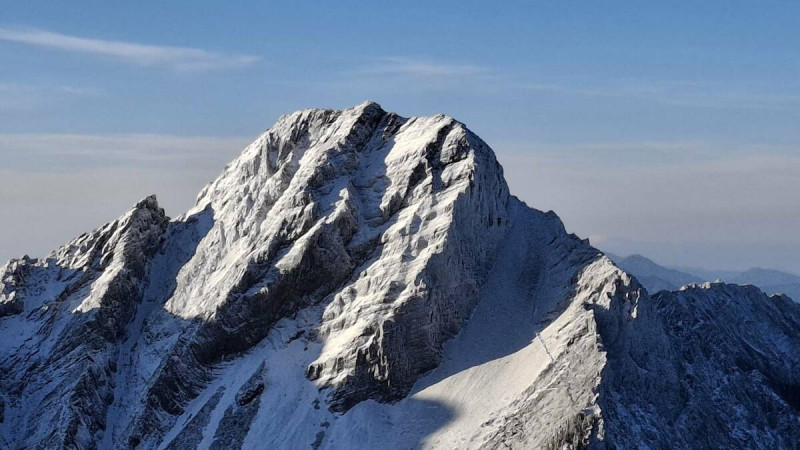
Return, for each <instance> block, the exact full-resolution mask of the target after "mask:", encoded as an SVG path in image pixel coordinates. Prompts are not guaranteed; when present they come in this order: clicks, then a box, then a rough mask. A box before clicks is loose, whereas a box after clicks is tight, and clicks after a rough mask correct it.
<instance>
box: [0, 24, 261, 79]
mask: <svg viewBox="0 0 800 450" xmlns="http://www.w3.org/2000/svg"><path fill="white" fill-rule="evenodd" d="M0 40H2V41H7V42H15V43H19V44H25V45H31V46H36V47H42V48H48V49H53V50H61V51H67V52H76V53H85V54H89V55H94V56H98V57H104V58H111V59H114V60H118V61H121V62H125V63H130V64H136V65H140V66H160V67H170V68H174V69H177V70H187V71H204V70H216V69H240V68H243V67H247V66H250V65H252V64H254V63H256V62H258V61H259V59H260V58H259V57H257V56H252V55H236V54H222V53H217V52H212V51H208V50H203V49H199V48H191V47H173V46H159V45H145V44H137V43H133V42H124V41H113V40H101V39H90V38H84V37H78V36H70V35H67V34H61V33H55V32H51V31H46V30H38V29H25V30H23V29H11V28H0Z"/></svg>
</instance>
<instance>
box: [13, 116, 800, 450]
mask: <svg viewBox="0 0 800 450" xmlns="http://www.w3.org/2000/svg"><path fill="white" fill-rule="evenodd" d="M0 280H2V285H0V288H2V289H0V338H2V339H3V340H4V342H7V343H8V344H7V345H6V346H4V347H3V349H2V351H3V358H2V359H1V360H0V371H2V375H3V376H2V377H0V411H2V414H0V417H2V424H0V431H1V434H0V436H1V437H0V447H2V448H146V449H150V448H171V449H185V448H219V449H229V448H253V449H261V448H309V447H310V448H315V449H317V448H371V449H376V448H377V449H380V448H420V447H422V448H501V447H502V448H508V447H510V448H565V447H566V448H577V447H584V446H597V447H602V446H611V447H613V446H618V447H625V448H627V447H650V448H658V447H664V446H670V447H684V448H696V447H698V446H699V447H703V446H714V447H742V446H751V447H752V446H756V447H758V446H761V447H763V448H775V447H776V446H778V447H780V446H787V445H791V443H792V442H797V440H798V438H800V436H798V430H800V427H798V426H797V425H798V420H800V419H799V417H800V412H798V404H797V394H798V386H800V383H798V381H799V380H798V378H799V377H800V372H799V371H798V367H800V365H798V364H796V363H797V361H796V355H798V354H800V342H798V332H797V330H798V329H799V328H798V325H800V311H798V306H797V305H793V304H791V303H789V302H788V301H786V299H785V298H784V297H771V298H770V297H766V296H764V295H763V294H760V293H758V291H756V290H754V289H749V288H739V287H733V286H725V285H708V286H705V287H694V288H691V289H687V290H685V291H681V292H678V293H671V294H666V293H664V294H660V295H659V296H657V297H654V298H651V297H649V296H648V294H647V292H646V291H645V290H644V289H643V288H642V287H641V286H640V285H639V284H638V282H637V281H636V280H635V279H633V278H631V277H630V276H628V275H627V274H626V273H624V272H623V271H621V270H620V269H619V268H617V267H616V266H615V265H614V264H613V263H612V262H611V260H609V259H608V258H606V257H605V256H603V255H602V254H601V253H600V252H598V251H597V250H595V249H594V248H592V247H591V246H590V245H589V244H588V242H587V241H584V240H581V239H579V238H577V237H576V236H574V235H570V234H568V233H567V232H566V231H565V229H564V227H563V225H562V224H561V221H560V220H559V219H558V217H557V216H556V215H555V214H554V213H552V212H548V213H544V212H540V211H537V210H534V209H532V208H529V207H528V206H526V205H525V204H524V203H522V202H520V201H519V200H517V199H516V198H514V197H513V196H511V195H509V193H508V188H507V186H506V184H505V181H504V178H503V174H502V169H501V168H500V166H499V164H498V163H497V161H496V159H495V157H494V154H493V152H492V151H491V149H490V148H489V147H488V146H487V145H486V144H485V143H484V142H483V141H481V140H480V139H479V138H478V137H477V136H475V135H474V134H473V133H471V132H470V131H469V130H468V129H467V128H466V127H465V126H464V125H463V124H461V123H459V122H457V121H455V120H453V119H452V118H449V117H445V116H434V117H428V118H410V119H407V118H403V117H400V116H398V115H396V114H393V113H388V112H385V111H384V110H383V109H381V108H380V106H378V105H376V104H374V103H364V104H362V105H358V106H356V107H354V108H350V109H347V110H343V111H334V110H307V111H301V112H297V113H294V114H290V115H287V116H284V117H282V118H281V119H280V120H279V121H278V123H277V124H276V125H275V126H274V127H273V128H271V129H270V130H269V131H267V132H266V133H264V134H263V135H261V136H260V137H259V138H258V139H257V140H256V141H255V142H254V143H253V144H251V145H250V146H249V147H248V148H247V149H245V151H244V152H243V153H242V155H241V156H240V157H239V158H238V159H236V160H235V161H233V162H232V163H231V164H230V165H228V166H227V167H226V168H225V170H224V172H223V173H222V175H221V176H220V177H219V178H218V179H217V180H215V181H214V182H212V183H211V184H210V185H209V186H208V187H206V188H205V189H204V190H203V192H201V194H200V196H199V198H198V201H197V205H196V206H195V207H194V208H192V209H191V210H190V211H189V212H187V213H186V214H185V215H183V216H181V217H179V218H177V219H174V220H171V221H169V220H168V219H166V218H165V217H164V215H163V211H161V210H160V209H159V208H158V206H157V205H156V202H155V198H148V199H146V200H144V201H143V202H141V203H139V204H138V205H136V207H135V208H134V209H133V210H132V211H131V212H129V213H127V214H126V215H124V216H123V217H121V218H120V219H118V220H117V221H115V222H113V223H111V224H109V225H106V226H104V227H101V228H99V229H98V230H97V231H95V232H92V233H90V234H88V235H85V236H82V237H80V238H78V239H76V240H75V241H73V242H72V243H70V244H68V245H67V246H65V247H64V248H62V249H60V250H58V251H56V252H54V253H53V254H52V255H51V256H50V257H48V258H45V259H43V260H34V259H30V258H24V259H21V260H15V261H12V262H10V263H9V264H7V265H6V266H5V267H4V268H3V269H2V270H0ZM689 296H691V297H689ZM703 299H707V302H708V304H709V305H711V304H717V303H718V304H719V307H721V308H722V307H730V310H729V311H726V313H725V314H719V315H715V314H711V313H710V312H709V310H708V308H706V307H705V306H702V305H704V303H703V302H704V300H703ZM714 302H716V303H714ZM784 303H786V304H784ZM695 304H699V305H701V306H700V307H698V306H696V305H695ZM687 305H688V306H687ZM693 305H694V306H693ZM719 320H724V321H725V323H717V322H718V321H719ZM683 323H691V324H692V328H688V329H686V328H685V327H684V325H683ZM715 327H721V328H723V329H724V330H739V334H738V335H735V334H732V333H730V332H725V333H718V334H715V333H714V331H715V330H716V328H715ZM709 342H713V343H715V344H714V345H713V346H710V344H708V343H709ZM773 358H783V360H782V361H778V362H776V361H773ZM699 370H702V374H701V375H698V371H699ZM747 380H749V382H750V384H749V385H747V386H744V385H743V383H746V382H747ZM726 382H731V383H734V384H733V385H731V386H730V390H720V386H721V384H720V383H726ZM739 384H742V386H740V385H739ZM738 387H741V388H742V389H744V390H745V391H746V392H748V393H752V395H753V396H752V398H751V397H748V398H750V401H748V402H746V403H740V402H738V400H737V397H736V395H734V392H733V389H735V388H738ZM714 392H719V394H714ZM756 393H759V394H760V395H762V396H764V397H765V399H760V400H759V399H758V398H756V397H755V395H756ZM715 395H720V396H723V398H718V397H715ZM748 395H749V394H748ZM695 398H697V399H699V400H695ZM709 428H710V429H712V431H713V432H709V431H708V429H709ZM712 438H713V439H714V441H713V442H712V441H710V440H709V439H712ZM759 444H760V445H759Z"/></svg>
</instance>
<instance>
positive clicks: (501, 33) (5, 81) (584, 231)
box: [0, 2, 800, 273]
mask: <svg viewBox="0 0 800 450" xmlns="http://www.w3.org/2000/svg"><path fill="white" fill-rule="evenodd" d="M193 5H194V7H192V8H187V7H186V6H180V5H172V4H168V5H164V4H157V3H151V4H148V3H147V2H141V3H136V4H129V5H110V4H105V3H102V2H98V3H96V4H93V5H92V6H91V7H90V6H88V5H87V6H85V7H84V8H75V7H74V6H70V5H66V4H59V3H56V2H52V3H50V2H26V3H25V4H18V5H8V6H4V14H3V15H2V16H0V55H2V59H3V62H4V63H3V67H4V70H3V73H2V74H0V158H2V159H1V160H2V161H3V162H4V164H3V165H2V166H0V202H2V203H3V205H4V208H3V209H2V211H3V213H2V215H0V260H2V261H5V260H7V259H9V258H12V257H19V256H22V255H23V254H29V255H31V256H44V255H46V254H47V253H48V252H49V251H51V250H53V249H55V248H56V247H58V246H59V245H61V244H63V243H65V242H67V241H68V240H70V239H71V238H72V237H74V236H76V235H79V234H81V233H82V232H85V231H89V230H91V229H93V228H95V227H98V226H100V225H102V224H103V223H105V222H108V221H110V220H113V219H115V218H116V217H118V216H119V215H120V214H122V213H123V212H125V211H126V210H127V209H128V208H129V207H130V206H132V205H133V204H134V203H135V202H136V201H137V200H139V199H141V198H143V197H144V196H146V195H149V194H156V195H157V196H158V198H159V201H160V203H161V204H162V206H164V207H165V208H166V210H167V212H168V214H169V215H171V216H173V217H175V216H178V215H180V214H181V213H183V212H184V211H185V210H186V209H188V208H189V207H190V206H191V205H192V204H193V202H194V199H195V196H196V194H197V192H198V191H199V190H200V189H201V188H202V186H203V185H204V184H205V183H207V182H209V181H211V180H212V179H213V178H215V177H216V176H217V174H219V173H220V172H221V171H222V169H223V167H224V165H225V164H226V163H227V162H229V161H230V160H231V159H233V158H235V157H236V155H238V153H239V152H240V151H241V150H242V149H243V148H244V146H245V145H247V144H248V143H249V142H250V141H252V140H254V139H255V138H256V136H257V135H258V134H259V133H261V132H262V131H264V130H265V129H266V128H268V127H270V126H271V125H272V124H273V123H274V122H275V120H277V118H278V117H279V116H280V115H282V114H285V113H289V112H292V111H295V110H298V109H305V108H312V107H332V108H346V107H349V106H353V105H355V104H357V103H360V102H362V101H364V100H366V99H371V100H374V101H377V102H378V103H380V104H381V105H382V106H383V107H384V108H385V109H387V110H390V111H395V112H397V113H398V114H401V115H403V116H420V115H431V114H435V113H445V114H448V115H451V116H453V117H455V118H457V119H458V120H460V121H462V122H464V123H465V124H467V126H468V127H470V129H472V130H473V131H474V132H476V133H477V134H478V135H480V136H481V137H482V138H483V139H484V140H485V141H486V142H487V143H488V144H489V145H490V146H491V147H492V148H493V149H494V150H495V152H496V153H497V157H498V159H499V160H500V162H501V164H502V165H503V167H504V170H505V173H506V177H507V180H508V183H509V185H510V188H511V191H512V193H514V194H515V195H517V196H518V197H520V198H521V199H522V200H524V201H526V203H528V204H529V205H531V206H533V207H535V208H538V209H542V210H550V209H552V210H554V211H556V212H557V213H558V214H559V216H560V217H561V218H562V220H563V221H564V223H565V225H566V227H567V229H568V230H569V231H571V232H574V233H576V234H578V235H580V236H582V237H589V238H590V240H591V242H592V244H594V245H595V246H596V247H598V248H600V249H603V250H607V251H610V252H614V253H617V254H620V255H628V254H631V253H639V254H642V255H644V256H646V257H648V258H651V259H653V260H654V261H656V262H658V263H659V264H662V265H666V266H684V267H686V266H694V267H698V268H704V269H714V270H745V269H748V268H750V267H764V268H771V269H777V270H783V271H788V272H793V273H800V258H799V257H798V255H800V233H797V225H798V223H800V200H798V199H797V192H800V176H798V174H800V127H797V125H796V124H797V123H798V122H800V120H798V119H800V82H798V81H797V80H796V74H797V73H798V69H800V58H798V57H797V56H798V50H797V49H798V48H800V31H798V29H800V27H797V26H796V17H798V14H799V13H800V4H779V3H775V4H770V5H769V7H766V6H764V5H763V4H747V3H741V4H737V5H738V7H737V8H735V9H734V8H731V7H729V6H728V5H730V3H727V2H725V3H723V2H704V3H703V4H699V5H698V4H694V3H690V2H686V3H683V4H676V5H672V7H669V8H668V7H666V6H659V5H649V6H647V7H644V6H641V5H639V4H637V3H630V2H609V3H604V4H603V5H586V4H578V3H572V2H560V3H558V4H551V5H528V4H526V3H518V4H509V5H508V6H506V7H504V8H497V7H492V6H490V5H486V6H483V5H477V4H461V3H455V2H453V3H450V2H443V3H437V4H435V5H426V4H425V3H404V4H402V5H401V4H397V5H391V6H389V7H386V6H382V7H380V8H379V7H377V6H373V5H372V4H369V3H363V4H361V3H358V4H355V3H354V4H351V6H350V7H342V6H338V5H337V6H333V5H280V4H278V5H266V6H265V5H251V4H248V5H241V7H240V8H231V7H229V6H225V5H221V6H215V5H212V4H210V3H205V2H198V3H196V4H193ZM787 55H788V56H787Z"/></svg>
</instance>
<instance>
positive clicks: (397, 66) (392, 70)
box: [359, 56, 491, 77]
mask: <svg viewBox="0 0 800 450" xmlns="http://www.w3.org/2000/svg"><path fill="white" fill-rule="evenodd" d="M359 72H361V73H365V74H375V75H413V76H420V77H463V76H476V75H489V74H491V70H490V69H489V68H488V67H485V66H480V65H475V64H462V63H454V62H441V61H432V60H428V59H424V58H415V57H408V56H386V57H381V58H377V59H375V60H374V61H373V62H372V63H371V64H368V65H367V66H365V67H363V68H361V70H359Z"/></svg>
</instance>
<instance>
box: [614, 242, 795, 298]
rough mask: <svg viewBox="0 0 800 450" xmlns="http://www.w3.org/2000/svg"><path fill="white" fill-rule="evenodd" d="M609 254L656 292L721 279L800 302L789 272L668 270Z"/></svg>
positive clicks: (647, 261) (639, 259)
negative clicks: (749, 285)
mask: <svg viewBox="0 0 800 450" xmlns="http://www.w3.org/2000/svg"><path fill="white" fill-rule="evenodd" d="M606 255H607V256H608V257H609V258H611V260H613V261H614V262H615V263H616V264H617V265H618V266H619V267H620V268H621V269H623V270H624V271H626V272H628V273H630V274H631V275H633V276H635V277H636V278H637V279H638V280H639V282H641V283H642V284H643V285H644V286H645V287H646V288H647V290H648V291H650V292H652V293H655V292H658V291H674V290H678V289H680V288H681V287H682V286H685V285H687V284H690V283H704V282H706V281H716V280H721V281H725V282H727V283H733V284H743V285H744V284H752V285H753V286H756V287H758V288H759V289H761V290H762V291H764V292H765V293H767V294H770V295H772V294H786V295H788V296H789V297H791V298H792V300H794V301H795V302H800V276H798V275H795V274H792V273H788V272H781V271H779V270H773V269H762V268H760V267H754V268H752V269H747V270H745V271H744V272H736V271H725V270H707V269H697V268H691V267H666V266H662V265H659V264H657V263H656V262H654V261H652V260H651V259H648V258H646V257H644V256H642V255H630V256H625V257H621V256H618V255H614V254H612V253H606Z"/></svg>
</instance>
